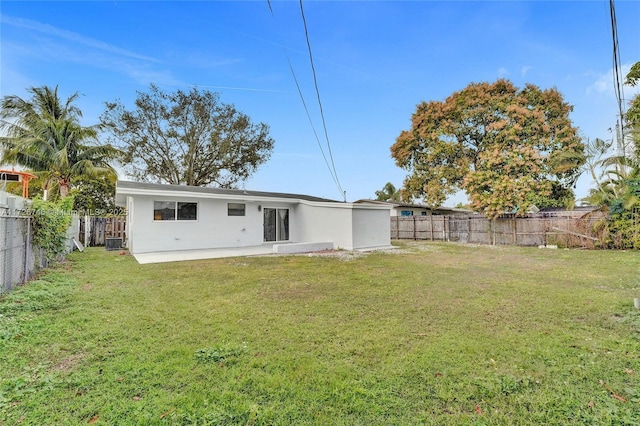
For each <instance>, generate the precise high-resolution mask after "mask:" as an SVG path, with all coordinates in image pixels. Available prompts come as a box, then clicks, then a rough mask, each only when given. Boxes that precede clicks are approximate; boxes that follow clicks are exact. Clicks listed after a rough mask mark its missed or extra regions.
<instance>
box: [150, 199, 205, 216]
mask: <svg viewBox="0 0 640 426" xmlns="http://www.w3.org/2000/svg"><path fill="white" fill-rule="evenodd" d="M153 220H198V203H183V202H176V201H154V202H153Z"/></svg>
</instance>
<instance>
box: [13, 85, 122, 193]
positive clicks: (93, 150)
mask: <svg viewBox="0 0 640 426" xmlns="http://www.w3.org/2000/svg"><path fill="white" fill-rule="evenodd" d="M28 91H29V92H30V93H31V94H32V97H31V99H30V100H24V99H22V98H20V97H18V96H5V97H4V98H2V103H1V105H0V129H2V130H3V131H4V132H5V135H6V136H3V137H0V147H2V156H1V157H0V163H9V164H18V165H20V166H24V167H27V168H29V169H30V170H32V171H33V172H35V174H36V175H38V176H39V177H42V178H43V179H44V189H47V190H52V189H53V188H56V187H57V188H58V190H59V194H60V196H61V197H65V196H66V195H67V194H68V192H69V189H70V188H71V186H72V185H73V182H74V180H77V179H81V178H82V177H83V176H84V177H92V176H98V175H101V174H115V170H114V169H113V167H112V166H111V165H110V164H109V161H110V160H112V159H114V158H115V157H116V155H117V153H118V151H117V150H116V149H115V148H113V147H112V146H111V145H100V144H98V143H97V142H98V137H97V135H98V128H97V127H96V126H90V127H85V126H82V125H81V124H80V118H81V117H82V112H81V111H80V109H79V108H78V107H77V106H76V105H75V104H74V102H75V101H76V100H77V98H78V93H74V94H73V95H71V96H70V97H69V98H68V99H67V100H66V101H65V102H64V103H62V102H61V100H60V98H59V96H58V87H57V86H56V87H55V88H54V89H51V88H50V87H48V86H42V87H32V88H30V89H28Z"/></svg>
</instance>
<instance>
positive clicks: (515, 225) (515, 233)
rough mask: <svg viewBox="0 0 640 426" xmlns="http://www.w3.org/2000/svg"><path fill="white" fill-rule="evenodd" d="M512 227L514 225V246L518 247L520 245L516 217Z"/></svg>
mask: <svg viewBox="0 0 640 426" xmlns="http://www.w3.org/2000/svg"><path fill="white" fill-rule="evenodd" d="M512 225H513V245H514V246H517V245H518V231H517V228H518V222H517V221H516V218H515V217H514V218H513V220H512Z"/></svg>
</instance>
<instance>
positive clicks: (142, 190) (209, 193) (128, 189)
mask: <svg viewBox="0 0 640 426" xmlns="http://www.w3.org/2000/svg"><path fill="white" fill-rule="evenodd" d="M159 192H167V193H173V194H172V195H178V194H179V193H184V195H185V196H187V195H190V196H201V197H216V198H236V199H237V198H238V197H241V198H247V197H251V198H255V199H293V200H304V201H312V202H321V203H341V202H340V201H335V200H330V199H328V198H320V197H313V196H310V195H301V194H287V193H283V192H263V191H250V190H244V189H224V188H207V187H200V186H187V185H169V184H160V183H144V182H130V181H123V180H119V181H118V182H117V183H116V203H118V204H124V202H125V200H124V194H138V195H144V194H150V193H159Z"/></svg>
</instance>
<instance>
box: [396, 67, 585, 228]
mask: <svg viewBox="0 0 640 426" xmlns="http://www.w3.org/2000/svg"><path fill="white" fill-rule="evenodd" d="M572 109H573V107H572V106H571V105H569V104H568V103H566V102H565V101H564V100H563V97H562V95H561V94H560V92H558V90H556V89H555V88H554V89H547V90H541V89H540V88H538V87H537V86H534V85H532V84H527V85H526V86H525V87H524V88H523V89H519V88H517V87H516V86H514V85H513V83H511V82H510V81H508V80H504V79H501V80H498V81H496V82H495V83H472V84H470V85H469V86H467V87H466V88H464V89H463V90H461V91H459V92H455V93H453V94H452V95H451V96H449V97H448V98H447V99H446V100H445V101H444V102H440V101H431V102H422V103H421V104H419V105H418V107H417V109H416V112H415V113H414V114H413V117H412V120H411V129H410V130H406V131H403V132H401V134H400V136H398V138H397V140H396V142H395V143H394V144H393V146H392V147H391V156H392V157H393V158H394V159H395V161H396V164H397V165H398V166H399V167H402V168H403V169H405V170H407V171H409V172H410V174H409V175H408V176H407V178H406V179H405V181H404V190H405V191H406V192H407V193H408V194H410V196H412V197H414V198H422V199H424V201H425V202H427V203H428V204H431V205H433V206H439V205H441V204H442V203H443V202H444V201H445V199H446V198H447V196H448V195H451V194H454V193H456V192H457V191H459V190H464V191H465V192H466V193H467V195H468V196H469V198H470V200H471V207H472V208H473V209H475V210H477V211H481V212H483V213H484V214H486V215H487V216H488V217H492V218H495V217H497V216H499V215H501V214H503V213H505V212H516V213H517V214H524V213H526V212H527V211H528V210H529V208H530V207H531V206H532V205H533V204H534V201H535V200H540V199H541V197H543V198H544V197H549V196H550V195H551V194H552V191H554V192H557V188H558V186H560V187H562V188H567V189H570V188H571V186H572V185H573V184H574V183H575V181H576V179H577V178H578V176H579V174H580V166H582V164H584V161H585V155H584V144H583V143H582V140H581V138H580V137H579V136H578V129H577V128H575V127H574V126H573V125H572V122H571V120H570V119H569V113H570V112H571V111H572Z"/></svg>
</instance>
